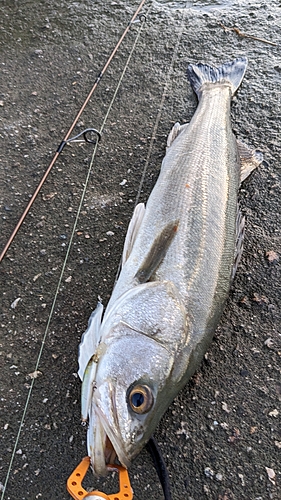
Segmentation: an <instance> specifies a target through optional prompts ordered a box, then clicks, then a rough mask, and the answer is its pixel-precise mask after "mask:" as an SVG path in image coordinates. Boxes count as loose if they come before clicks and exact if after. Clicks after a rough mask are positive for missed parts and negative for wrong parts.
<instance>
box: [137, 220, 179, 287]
mask: <svg viewBox="0 0 281 500" xmlns="http://www.w3.org/2000/svg"><path fill="white" fill-rule="evenodd" d="M178 225H179V221H178V220H175V221H172V222H169V223H168V224H167V225H166V226H165V227H164V229H162V231H161V233H159V234H158V236H157V237H156V238H155V239H154V241H153V243H152V246H151V248H150V250H149V251H148V254H147V255H146V257H145V259H144V261H143V263H142V264H141V267H140V268H139V270H138V271H137V273H136V275H135V278H136V279H137V280H138V282H139V283H146V282H147V281H149V279H150V278H151V276H152V274H153V273H154V272H155V271H156V269H157V268H158V267H159V265H160V264H161V262H162V260H163V259H164V257H165V255H166V253H167V250H168V248H169V246H170V244H171V242H172V240H173V239H174V237H175V235H176V232H177V230H178Z"/></svg>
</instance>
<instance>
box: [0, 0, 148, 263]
mask: <svg viewBox="0 0 281 500" xmlns="http://www.w3.org/2000/svg"><path fill="white" fill-rule="evenodd" d="M145 2H146V0H142V1H141V3H140V4H139V6H138V8H137V9H136V11H135V13H134V15H133V17H132V19H131V20H130V22H129V23H128V25H127V27H126V28H125V30H124V31H123V33H122V35H121V37H120V38H119V40H118V42H117V44H116V45H115V47H114V49H113V51H112V52H111V54H110V56H109V58H108V59H107V61H106V63H105V65H104V67H103V68H102V70H101V72H100V73H99V74H98V76H97V78H96V80H95V83H94V85H93V87H92V88H91V90H90V92H89V94H88V96H87V97H86V99H85V101H84V103H83V105H82V106H81V108H80V110H79V111H78V113H77V115H76V117H75V119H74V120H73V122H72V124H71V126H70V128H69V130H68V132H67V133H66V135H65V137H64V139H63V140H62V141H61V143H60V145H59V146H58V148H57V151H56V153H55V155H54V157H53V159H52V161H51V163H50V164H49V166H48V168H47V170H46V171H45V173H44V175H43V177H42V179H41V181H40V182H39V184H38V186H37V188H36V189H35V191H34V193H33V195H32V196H31V198H30V200H29V202H28V204H27V206H26V208H25V210H24V212H23V214H22V216H21V217H20V219H19V221H18V223H17V225H16V226H15V228H14V230H13V232H12V234H11V236H10V238H9V239H8V241H7V243H6V245H5V247H4V249H3V251H2V253H1V254H0V262H2V260H3V258H4V256H5V255H6V253H7V251H8V249H9V248H10V246H11V244H12V242H13V240H14V238H15V236H16V234H17V232H18V230H19V229H20V227H21V225H22V223H23V221H24V219H25V217H26V216H27V214H28V212H29V210H30V208H31V206H32V205H33V203H34V201H35V199H36V198H37V195H38V193H39V191H40V189H41V187H42V186H43V184H44V182H45V180H46V179H47V177H48V175H49V173H50V171H51V170H52V168H53V166H54V164H55V163H56V161H57V159H58V157H59V155H60V153H61V152H62V150H63V148H64V146H65V145H66V144H67V140H68V139H69V137H70V134H71V133H72V131H73V129H74V127H75V126H76V124H77V122H78V120H79V118H80V116H81V115H82V113H83V111H84V109H85V107H86V106H87V104H88V102H89V101H90V99H91V97H92V95H93V93H94V91H95V90H96V88H97V86H98V84H99V82H100V80H101V78H102V77H103V75H104V74H105V72H106V71H107V68H108V66H109V65H110V63H111V61H112V59H113V58H114V56H115V54H116V52H117V50H118V49H119V47H120V45H121V43H122V42H123V40H124V38H125V36H126V35H127V33H128V31H129V30H130V28H131V26H132V24H134V23H135V22H136V18H137V17H138V15H139V12H140V11H141V9H142V7H143V5H144V3H145ZM143 19H145V16H144V15H143V14H142V15H141V16H140V18H139V20H140V21H141V20H143Z"/></svg>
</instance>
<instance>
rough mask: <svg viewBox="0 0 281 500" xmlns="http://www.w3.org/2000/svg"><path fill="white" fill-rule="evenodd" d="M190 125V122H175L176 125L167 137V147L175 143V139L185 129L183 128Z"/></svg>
mask: <svg viewBox="0 0 281 500" xmlns="http://www.w3.org/2000/svg"><path fill="white" fill-rule="evenodd" d="M188 125H189V123H185V124H184V125H181V124H180V123H179V122H176V123H175V125H174V126H173V128H172V129H171V132H170V133H169V135H168V138H167V148H169V147H170V146H171V145H172V144H173V142H174V140H175V139H176V138H177V137H178V135H179V134H180V133H181V132H182V131H183V129H185V128H186V127H188Z"/></svg>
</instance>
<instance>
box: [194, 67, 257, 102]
mask: <svg viewBox="0 0 281 500" xmlns="http://www.w3.org/2000/svg"><path fill="white" fill-rule="evenodd" d="M247 62H248V60H247V58H246V57H239V58H237V59H235V60H234V61H230V62H226V63H224V64H222V65H221V66H219V67H218V68H217V67H215V66H210V65H209V64H202V63H199V64H190V65H189V66H188V68H187V77H188V79H189V81H190V83H191V85H192V88H193V90H194V91H195V92H196V94H197V96H198V99H199V100H200V98H201V95H202V87H203V85H204V84H206V83H214V84H215V83H226V82H228V83H230V85H231V91H232V95H233V94H234V93H235V92H236V90H237V89H238V87H239V86H240V84H241V82H242V80H243V77H244V74H245V71H246V68H247Z"/></svg>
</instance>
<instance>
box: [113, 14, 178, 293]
mask: <svg viewBox="0 0 281 500" xmlns="http://www.w3.org/2000/svg"><path fill="white" fill-rule="evenodd" d="M186 15H187V13H186V10H185V11H184V12H183V16H182V21H181V25H180V30H179V33H178V37H177V41H176V45H175V48H174V52H173V55H172V59H171V63H170V66H169V70H168V74H167V77H166V82H165V86H164V90H163V93H162V97H161V101H160V106H159V110H158V113H157V116H156V120H155V124H154V127H153V131H152V135H151V139H150V143H149V148H148V152H147V156H146V160H145V164H144V168H143V171H142V176H141V180H140V183H139V188H138V192H137V195H136V198H135V205H134V208H136V206H137V204H138V202H139V199H140V195H141V190H142V187H143V183H144V179H145V176H146V172H147V167H148V164H149V160H150V157H151V153H152V150H153V146H154V142H155V140H156V133H157V130H158V126H159V122H160V118H161V115H162V111H163V106H164V102H165V99H166V97H167V95H168V88H169V85H170V80H171V74H172V71H173V67H174V64H175V61H176V58H177V54H178V49H179V45H180V42H181V38H182V34H183V30H184V20H185V17H186ZM121 267H122V257H121V259H120V261H119V265H118V269H117V273H116V276H115V281H114V285H115V284H116V282H117V280H118V276H119V274H120V271H121Z"/></svg>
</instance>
